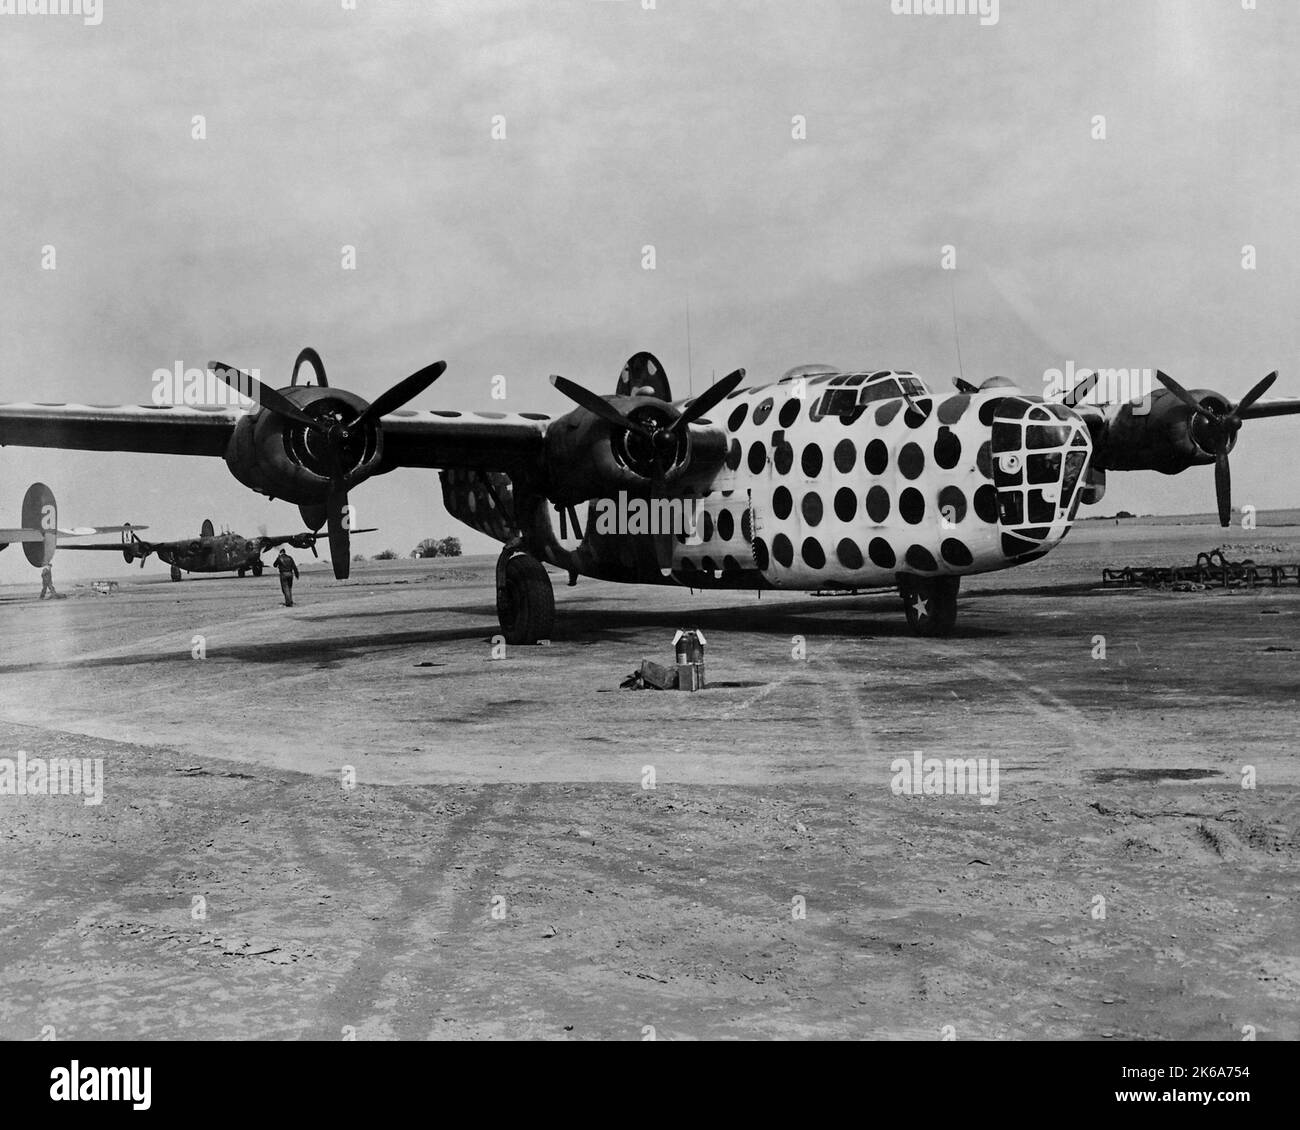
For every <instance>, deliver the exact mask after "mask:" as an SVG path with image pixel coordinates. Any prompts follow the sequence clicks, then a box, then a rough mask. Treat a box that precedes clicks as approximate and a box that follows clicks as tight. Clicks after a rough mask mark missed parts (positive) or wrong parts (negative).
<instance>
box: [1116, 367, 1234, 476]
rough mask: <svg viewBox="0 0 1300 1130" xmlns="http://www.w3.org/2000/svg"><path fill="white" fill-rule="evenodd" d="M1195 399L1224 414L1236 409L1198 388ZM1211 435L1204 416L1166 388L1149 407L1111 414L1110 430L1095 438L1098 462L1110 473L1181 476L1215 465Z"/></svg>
mask: <svg viewBox="0 0 1300 1130" xmlns="http://www.w3.org/2000/svg"><path fill="white" fill-rule="evenodd" d="M1192 395H1193V396H1195V397H1196V399H1197V400H1199V401H1200V402H1201V403H1203V404H1207V405H1209V406H1212V407H1214V408H1218V409H1220V410H1221V411H1223V412H1224V413H1227V412H1229V411H1231V409H1232V405H1231V404H1230V403H1229V402H1228V401H1226V400H1225V399H1224V398H1223V397H1222V396H1221V395H1220V394H1219V393H1217V392H1211V391H1207V390H1204V389H1193V390H1192ZM1144 407H1146V410H1145V411H1144V410H1143V408H1144ZM1206 432H1207V428H1206V421H1205V419H1204V417H1203V416H1200V415H1198V414H1197V413H1196V412H1193V411H1192V409H1191V408H1190V407H1188V405H1186V404H1184V403H1183V402H1182V401H1181V400H1179V399H1178V397H1176V396H1175V395H1174V394H1173V393H1172V392H1169V391H1168V390H1167V389H1163V388H1160V389H1156V390H1154V391H1153V392H1152V393H1151V395H1150V398H1149V402H1148V404H1147V405H1145V406H1144V405H1142V404H1138V405H1133V404H1122V405H1120V406H1119V408H1118V409H1117V410H1115V413H1114V415H1108V418H1107V421H1106V426H1105V427H1104V428H1102V429H1099V432H1098V434H1097V435H1096V436H1095V437H1094V438H1095V440H1096V448H1097V452H1096V459H1095V462H1096V463H1097V465H1098V466H1099V467H1101V468H1103V469H1105V470H1108V471H1159V472H1160V473H1161V474H1162V475H1176V474H1178V473H1179V472H1180V471H1185V470H1187V468H1188V467H1195V466H1198V465H1201V464H1205V463H1213V462H1214V452H1213V445H1212V441H1211V439H1210V438H1209V437H1208V436H1207V434H1206ZM1235 442H1236V440H1235V438H1234V439H1233V440H1232V443H1235ZM1228 450H1231V445H1230V446H1229V448H1228Z"/></svg>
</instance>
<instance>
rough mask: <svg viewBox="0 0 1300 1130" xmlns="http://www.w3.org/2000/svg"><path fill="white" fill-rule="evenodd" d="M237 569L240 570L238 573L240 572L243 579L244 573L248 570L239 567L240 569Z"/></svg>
mask: <svg viewBox="0 0 1300 1130" xmlns="http://www.w3.org/2000/svg"><path fill="white" fill-rule="evenodd" d="M237 571H238V573H239V579H240V580H241V581H242V580H243V579H244V574H245V573H246V572H247V571H248V570H246V569H239V570H237Z"/></svg>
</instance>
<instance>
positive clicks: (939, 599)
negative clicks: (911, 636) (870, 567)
mask: <svg viewBox="0 0 1300 1130" xmlns="http://www.w3.org/2000/svg"><path fill="white" fill-rule="evenodd" d="M960 587H961V578H960V577H913V576H909V575H903V576H900V577H899V579H898V591H899V595H901V596H902V598H903V612H904V614H905V615H906V616H907V626H908V627H909V628H911V629H912V631H913V632H915V633H916V634H917V635H918V636H926V637H934V636H946V635H950V634H951V632H952V630H953V628H954V627H955V626H956V624H957V590H958V589H959V588H960ZM918 605H919V607H918Z"/></svg>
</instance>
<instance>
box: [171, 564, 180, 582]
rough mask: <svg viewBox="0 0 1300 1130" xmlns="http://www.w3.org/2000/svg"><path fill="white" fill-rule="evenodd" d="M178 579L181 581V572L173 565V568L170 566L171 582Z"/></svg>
mask: <svg viewBox="0 0 1300 1130" xmlns="http://www.w3.org/2000/svg"><path fill="white" fill-rule="evenodd" d="M180 579H181V571H180V569H178V568H177V567H176V566H175V565H173V566H172V580H173V581H179V580H180Z"/></svg>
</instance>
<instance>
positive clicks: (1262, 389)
mask: <svg viewBox="0 0 1300 1130" xmlns="http://www.w3.org/2000/svg"><path fill="white" fill-rule="evenodd" d="M1275 380H1277V370H1276V369H1274V370H1273V372H1271V373H1269V375H1268V376H1266V377H1265V378H1264V379H1263V380H1262V381H1260V382H1259V384H1257V385H1256V386H1255V387H1254V388H1252V389H1251V390H1250V391H1249V392H1248V393H1246V395H1245V396H1243V397H1242V398H1241V403H1240V404H1238V405H1237V407H1236V408H1234V409H1233V410H1232V414H1233V415H1234V416H1239V415H1241V413H1242V412H1244V411H1245V410H1246V409H1248V408H1249V407H1250V406H1251V405H1252V404H1254V403H1255V401H1257V400H1258V399H1259V398H1260V397H1261V396H1263V395H1264V393H1266V392H1268V390H1269V389H1270V388H1272V386H1273V382H1274V381H1275Z"/></svg>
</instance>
